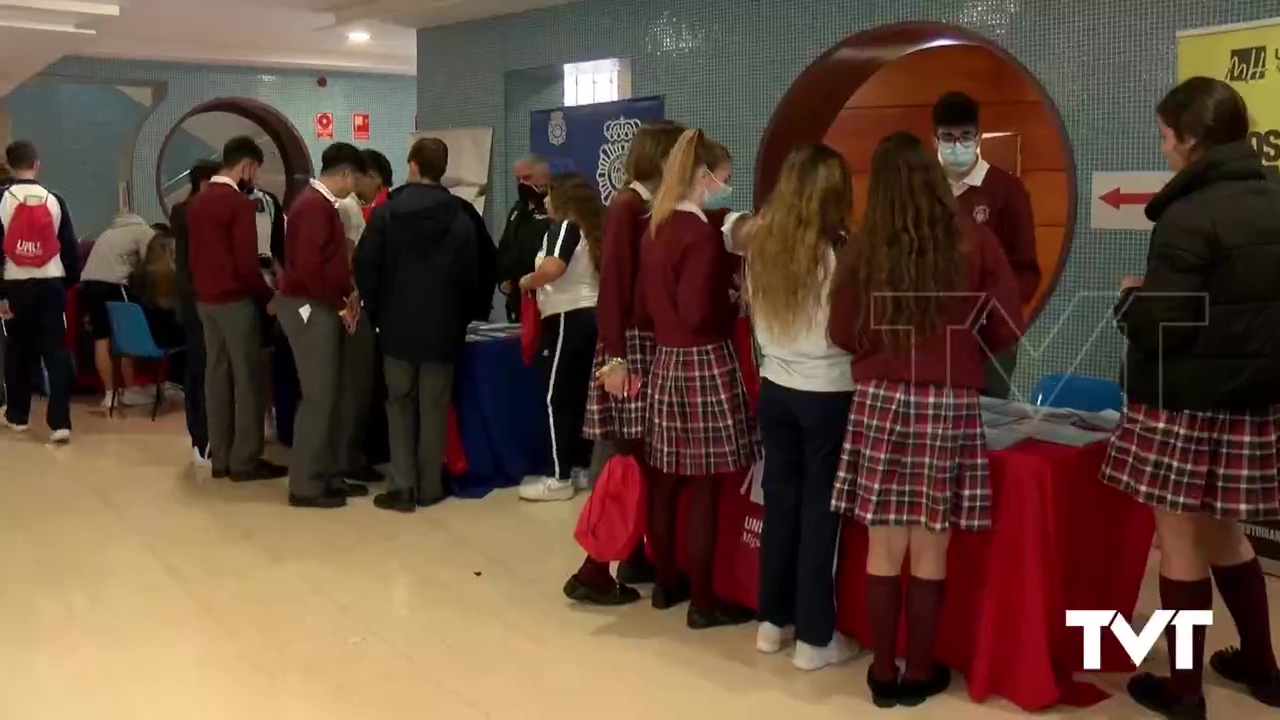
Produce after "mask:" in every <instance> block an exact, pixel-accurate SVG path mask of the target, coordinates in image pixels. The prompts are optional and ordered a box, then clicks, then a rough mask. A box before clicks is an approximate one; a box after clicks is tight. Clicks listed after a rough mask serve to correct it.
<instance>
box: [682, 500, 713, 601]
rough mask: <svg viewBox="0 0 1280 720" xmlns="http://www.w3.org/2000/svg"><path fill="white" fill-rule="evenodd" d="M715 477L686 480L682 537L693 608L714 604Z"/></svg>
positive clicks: (690, 599)
mask: <svg viewBox="0 0 1280 720" xmlns="http://www.w3.org/2000/svg"><path fill="white" fill-rule="evenodd" d="M719 487H720V483H719V478H718V477H715V476H712V477H696V478H690V480H689V516H688V518H687V522H686V524H685V538H686V540H685V541H686V542H687V543H688V544H689V564H690V565H691V567H690V568H689V602H690V603H691V604H692V605H693V606H694V607H697V608H710V607H714V606H715V603H716V593H715V590H714V586H713V585H712V575H713V572H714V569H715V559H716V558H715V553H716V518H717V516H718V514H719V507H718V506H717V505H716V499H717V498H718V497H719V495H720V494H719V493H718V492H716V490H717V489H718V488H719Z"/></svg>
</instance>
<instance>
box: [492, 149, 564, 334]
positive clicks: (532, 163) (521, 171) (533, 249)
mask: <svg viewBox="0 0 1280 720" xmlns="http://www.w3.org/2000/svg"><path fill="white" fill-rule="evenodd" d="M515 176H516V190H517V193H518V194H519V199H518V200H516V202H515V204H514V205H512V206H511V210H510V212H508V213H507V226H506V227H505V228H504V229H503V231H502V238H501V239H500V240H499V241H498V256H497V265H498V273H497V275H498V289H499V290H501V291H502V293H503V294H505V295H506V296H507V320H508V321H510V322H519V321H520V289H519V288H518V287H517V286H518V285H519V284H520V278H522V277H524V276H525V275H527V274H529V273H531V272H533V263H534V259H535V258H537V256H538V252H539V251H541V250H542V238H543V237H544V236H546V234H547V230H548V229H549V228H550V227H551V219H550V218H549V217H548V216H547V188H548V187H549V186H550V185H551V166H550V164H548V163H547V161H546V159H545V158H542V157H540V156H538V155H530V156H528V157H526V158H524V159H523V160H521V161H520V162H518V163H516V165H515Z"/></svg>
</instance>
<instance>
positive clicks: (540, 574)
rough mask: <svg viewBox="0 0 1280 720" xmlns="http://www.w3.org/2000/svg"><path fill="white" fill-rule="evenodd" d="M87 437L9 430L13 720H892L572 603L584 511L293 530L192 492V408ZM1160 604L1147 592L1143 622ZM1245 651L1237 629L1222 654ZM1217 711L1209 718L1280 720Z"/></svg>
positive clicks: (359, 510) (5, 708)
mask: <svg viewBox="0 0 1280 720" xmlns="http://www.w3.org/2000/svg"><path fill="white" fill-rule="evenodd" d="M77 423H78V424H77V431H76V437H75V442H74V443H73V444H72V445H71V446H69V447H65V448H52V447H47V446H45V445H44V444H43V442H42V438H43V432H41V431H40V430H39V429H37V430H36V431H34V432H33V433H31V434H29V435H26V436H18V435H12V434H9V433H7V431H6V432H4V433H3V434H0V489H2V491H3V495H2V496H0V718H2V719H3V720H63V719H66V720H117V719H124V720H170V719H172V718H181V719H182V720H222V719H224V718H225V719H228V720H256V719H257V718H262V719H264V720H267V719H269V720H289V719H297V720H327V719H329V718H335V719H337V718H341V719H343V720H350V719H352V718H356V719H359V720H380V719H382V718H415V719H418V718H429V719H440V720H471V719H473V718H492V719H494V720H525V719H528V720H538V719H540V718H555V719H556V720H573V719H576V718H591V719H595V718H601V717H608V718H614V719H618V720H624V719H630V718H636V719H641V718H644V719H646V720H648V719H651V718H673V719H676V720H680V719H683V718H707V719H708V720H720V719H721V718H723V719H725V720H728V719H730V718H744V719H754V718H762V719H771V720H772V719H776V718H788V720H801V719H802V718H803V719H808V718H814V719H818V718H848V717H855V716H859V715H866V714H876V713H878V711H877V710H876V709H875V708H874V707H872V706H871V705H870V703H869V702H868V701H867V699H866V694H865V688H864V686H863V681H862V678H863V674H864V673H865V669H866V662H867V661H866V660H862V661H860V662H857V663H854V664H853V665H851V666H849V667H846V668H841V669H835V670H827V671H824V672H820V673H816V674H807V675H806V674H801V673H799V672H797V671H794V670H792V668H791V667H790V665H789V663H788V662H787V661H786V660H785V659H784V658H779V657H762V656H759V655H757V654H756V653H755V652H754V650H753V646H752V629H751V628H738V629H731V630H724V631H714V632H709V633H703V634H698V635H693V634H690V633H688V632H686V631H684V630H683V629H682V625H683V623H682V621H683V616H682V614H680V613H678V612H673V613H667V614H658V613H655V612H653V611H652V610H650V609H648V608H647V607H646V606H635V607H631V608H626V609H622V610H618V611H597V610H591V609H583V608H576V607H573V606H571V605H570V604H569V603H567V602H566V601H565V600H564V599H563V598H562V597H561V595H560V584H561V582H562V581H563V579H564V577H565V574H566V573H567V572H568V571H570V570H571V569H572V568H573V567H574V565H575V564H576V563H577V561H578V558H579V553H578V551H577V549H576V547H575V545H574V542H573V539H572V537H571V527H572V522H573V518H574V513H575V511H576V505H575V504H561V505H541V506H535V505H529V504H521V503H519V502H517V500H516V498H515V496H514V495H513V494H512V493H510V492H504V493H500V494H497V495H495V496H493V497H491V498H489V499H487V500H484V501H479V502H476V501H450V502H448V503H446V504H444V505H442V506H440V507H438V508H435V509H432V510H431V511H430V512H420V513H418V514H416V515H413V516H408V517H402V516H395V515H389V514H386V513H382V512H379V511H377V510H375V509H374V508H373V507H372V506H371V505H370V503H369V502H368V501H367V500H361V501H357V502H356V503H355V505H354V507H350V508H348V509H346V510H342V511H337V512H314V511H311V512H308V511H299V510H290V509H289V508H288V507H286V506H285V504H284V488H283V484H282V483H271V484H265V485H257V486H252V487H233V486H230V485H227V484H223V483H214V482H212V481H210V480H208V479H207V478H200V477H197V476H196V475H194V474H193V473H192V471H191V470H190V468H189V466H188V465H187V464H186V463H187V460H188V456H187V450H186V445H185V437H184V435H183V431H182V425H181V418H180V415H179V414H178V413H177V412H170V413H169V414H167V415H166V416H165V417H162V418H161V420H160V421H159V422H157V423H155V424H152V423H150V422H148V420H147V419H146V418H145V417H144V416H143V414H142V413H141V412H135V413H133V414H132V415H131V416H130V417H128V418H126V419H123V420H113V421H107V420H106V419H105V418H101V417H99V416H94V415H92V414H91V413H89V412H88V411H87V410H84V409H78V410H77ZM1148 584H1149V585H1152V583H1148ZM1272 590H1273V597H1276V598H1280V586H1277V585H1273V586H1272ZM1273 602H1280V600H1276V601H1273ZM1153 605H1154V594H1153V592H1152V588H1151V587H1148V588H1147V590H1146V591H1145V593H1144V597H1143V607H1145V608H1150V607H1152V606H1153ZM1278 615H1280V613H1278ZM1221 617H1225V613H1223V614H1222V615H1221ZM1277 626H1278V627H1280V623H1277ZM1231 641H1233V637H1232V631H1231V630H1230V629H1229V626H1228V625H1227V624H1225V623H1223V624H1221V625H1220V626H1219V627H1218V628H1216V629H1215V630H1214V631H1213V632H1212V634H1211V641H1210V645H1211V646H1212V647H1218V646H1221V645H1225V644H1227V643H1228V642H1231ZM1103 682H1104V684H1106V685H1107V686H1109V687H1117V688H1118V687H1121V686H1122V683H1123V678H1118V677H1110V678H1106V679H1104V680H1103ZM1210 693H1211V695H1210V703H1211V708H1212V710H1211V712H1212V713H1213V715H1214V716H1216V717H1220V718H1226V717H1228V716H1234V715H1236V714H1238V715H1241V716H1242V717H1252V718H1258V717H1277V716H1280V713H1277V712H1276V711H1272V710H1268V709H1266V708H1263V707H1261V706H1258V705H1256V704H1254V703H1252V702H1250V701H1247V700H1246V699H1244V698H1242V697H1241V696H1240V695H1239V694H1237V693H1235V692H1234V691H1231V690H1228V689H1225V688H1222V687H1213V688H1212V689H1211V690H1210ZM894 712H895V713H896V714H897V715H898V716H901V717H904V718H906V717H919V718H926V717H938V718H943V717H948V718H956V719H957V720H966V719H968V718H996V717H1004V716H1010V715H1014V714H1017V710H1016V709H1015V708H1013V707H1011V706H1010V705H1008V704H1007V703H989V704H987V705H983V706H978V705H974V704H972V703H971V702H969V700H968V699H967V697H966V695H965V694H964V689H963V688H962V687H960V686H959V683H957V687H955V688H953V689H952V690H951V692H950V693H949V694H948V695H947V696H945V697H943V698H939V699H937V700H935V701H933V702H931V703H929V704H928V705H926V706H923V707H921V708H918V709H916V710H913V711H905V710H899V711H894ZM1071 715H1074V716H1079V717H1088V718H1116V719H1120V718H1137V717H1143V715H1142V713H1141V712H1140V711H1139V710H1138V709H1137V708H1136V707H1135V706H1134V705H1133V704H1132V703H1130V702H1129V701H1128V700H1127V699H1125V698H1115V699H1112V700H1111V701H1109V702H1107V703H1105V704H1102V705H1099V706H1097V707H1094V708H1091V709H1089V710H1080V711H1060V712H1056V713H1045V714H1044V716H1045V717H1066V716H1071Z"/></svg>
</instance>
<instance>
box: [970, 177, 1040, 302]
mask: <svg viewBox="0 0 1280 720" xmlns="http://www.w3.org/2000/svg"><path fill="white" fill-rule="evenodd" d="M956 202H957V203H958V204H959V206H960V214H961V215H964V216H965V217H971V218H973V219H974V220H975V221H976V222H978V223H980V224H983V225H986V226H987V227H988V228H990V229H991V232H993V233H995V235H996V238H998V239H999V240H1000V245H1001V247H1003V248H1004V254H1005V257H1007V258H1008V259H1009V265H1010V267H1012V268H1013V275H1014V277H1016V278H1017V280H1018V298H1019V299H1020V300H1021V301H1022V302H1023V303H1027V302H1030V301H1031V298H1033V297H1035V294H1036V290H1037V289H1038V288H1039V287H1040V261H1039V260H1038V259H1037V258H1036V223H1035V220H1034V219H1033V218H1032V216H1031V197H1030V196H1029V195H1027V189H1026V187H1024V186H1023V185H1022V180H1020V179H1018V177H1017V176H1016V175H1014V174H1013V173H1011V172H1008V171H1006V170H1001V169H1000V168H998V167H996V166H995V165H991V166H990V167H989V168H988V169H987V174H986V176H985V177H983V178H982V184H981V185H978V186H970V187H968V188H966V189H965V191H964V192H962V193H960V194H959V195H958V196H957V197H956Z"/></svg>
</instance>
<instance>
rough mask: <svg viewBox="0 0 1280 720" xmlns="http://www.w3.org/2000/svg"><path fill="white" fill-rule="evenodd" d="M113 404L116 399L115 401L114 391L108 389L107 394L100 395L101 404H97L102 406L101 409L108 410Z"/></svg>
mask: <svg viewBox="0 0 1280 720" xmlns="http://www.w3.org/2000/svg"><path fill="white" fill-rule="evenodd" d="M115 404H116V401H115V397H114V393H112V392H111V391H110V390H108V391H107V394H106V395H103V396H102V404H101V405H99V407H100V408H102V409H103V410H110V409H111V408H113V407H115Z"/></svg>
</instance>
